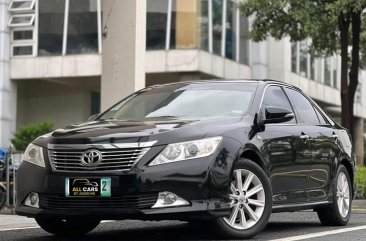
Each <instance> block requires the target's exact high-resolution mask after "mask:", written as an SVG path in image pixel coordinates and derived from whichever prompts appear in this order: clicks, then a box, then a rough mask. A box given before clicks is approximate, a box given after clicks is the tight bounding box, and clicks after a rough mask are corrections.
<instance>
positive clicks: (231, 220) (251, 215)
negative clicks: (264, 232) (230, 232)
mask: <svg viewBox="0 0 366 241" xmlns="http://www.w3.org/2000/svg"><path fill="white" fill-rule="evenodd" d="M265 198H266V197H265V191H264V188H263V185H262V182H261V181H260V180H259V178H258V177H257V176H256V175H255V174H254V173H253V172H251V171H249V170H246V169H238V170H235V171H234V181H233V182H232V183H231V186H230V201H231V202H230V207H231V212H230V216H229V217H225V218H224V221H225V222H226V223H227V224H228V225H230V226H231V227H232V228H234V229H239V230H245V229H249V228H251V227H253V226H254V225H255V224H256V223H258V221H259V220H260V218H261V217H262V215H263V212H264V207H265Z"/></svg>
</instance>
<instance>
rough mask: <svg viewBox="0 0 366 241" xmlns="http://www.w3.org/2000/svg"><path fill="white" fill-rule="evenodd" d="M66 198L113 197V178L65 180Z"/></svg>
mask: <svg viewBox="0 0 366 241" xmlns="http://www.w3.org/2000/svg"><path fill="white" fill-rule="evenodd" d="M65 196H66V197H111V178H110V177H99V178H84V177H80V178H65Z"/></svg>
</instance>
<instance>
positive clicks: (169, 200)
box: [152, 192, 189, 208]
mask: <svg viewBox="0 0 366 241" xmlns="http://www.w3.org/2000/svg"><path fill="white" fill-rule="evenodd" d="M186 205H189V202H188V201H186V200H184V199H183V198H181V197H179V196H178V195H176V194H174V193H172V192H160V193H159V196H158V200H157V201H156V203H155V204H154V206H152V208H163V207H176V206H186Z"/></svg>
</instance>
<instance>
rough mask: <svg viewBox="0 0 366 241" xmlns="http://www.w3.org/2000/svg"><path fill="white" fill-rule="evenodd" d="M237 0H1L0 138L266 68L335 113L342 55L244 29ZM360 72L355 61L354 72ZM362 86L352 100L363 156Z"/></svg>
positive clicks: (246, 21) (260, 73)
mask: <svg viewBox="0 0 366 241" xmlns="http://www.w3.org/2000/svg"><path fill="white" fill-rule="evenodd" d="M237 5H238V0H123V1H116V0H103V1H102V0H52V1H49V0H0V110H1V111H0V147H7V146H9V144H10V141H9V140H10V138H11V137H12V135H13V133H14V132H15V131H16V129H17V128H19V127H20V126H22V125H25V124H28V123H36V122H40V121H43V120H50V121H52V122H53V123H54V124H55V127H56V128H58V127H61V126H64V125H67V124H70V123H75V122H81V121H85V120H87V119H88V117H89V116H90V115H92V114H95V113H98V112H100V111H101V110H104V109H106V108H107V107H108V106H110V105H112V104H113V103H115V102H116V101H118V100H120V99H122V98H123V97H125V96H126V95H128V94H129V93H131V92H133V91H135V90H138V89H140V88H143V87H145V86H149V85H153V84H161V83H169V82H177V81H186V80H197V79H218V78H220V79H221V78H227V79H247V78H271V79H276V80H280V81H284V82H287V83H290V84H293V85H295V86H298V87H300V88H301V89H302V90H303V91H304V92H306V93H307V94H309V95H310V96H311V97H312V98H313V99H314V100H316V101H317V102H318V103H319V104H320V105H321V106H323V107H324V108H325V110H327V111H328V112H329V113H330V114H331V115H332V116H333V117H334V118H335V119H336V120H339V119H340V103H341V101H340V92H339V89H340V58H339V56H330V57H326V58H315V57H314V56H312V55H310V54H309V53H308V52H307V47H308V44H309V43H308V42H306V41H303V42H298V43H291V42H290V41H289V39H283V40H280V41H276V40H274V39H272V38H268V39H267V40H266V41H263V42H261V43H254V42H252V41H250V40H249V39H248V31H249V30H250V26H251V21H252V19H251V18H247V17H245V16H242V15H241V14H240V12H239V9H238V8H237ZM365 75H366V73H364V72H363V71H361V73H360V80H362V79H364V78H365ZM364 96H366V86H365V85H361V84H360V86H359V88H358V91H357V96H356V100H355V115H356V116H357V118H356V123H355V125H356V128H357V130H359V131H358V133H360V135H359V136H356V137H354V138H356V139H357V143H359V147H357V149H358V151H357V153H358V154H357V155H358V156H359V158H361V157H362V158H363V126H364V121H363V120H364V118H366V99H364V98H363V97H364Z"/></svg>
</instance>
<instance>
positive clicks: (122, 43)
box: [101, 0, 146, 110]
mask: <svg viewBox="0 0 366 241" xmlns="http://www.w3.org/2000/svg"><path fill="white" fill-rule="evenodd" d="M102 3H103V27H102V28H103V29H102V31H103V48H102V49H103V52H102V62H103V63H102V79H101V107H102V110H105V109H106V108H108V107H110V106H111V105H113V104H115V103H116V102H117V101H119V100H121V99H122V98H124V97H126V96H127V95H129V94H131V93H132V92H134V91H136V90H138V89H141V88H143V87H145V55H146V0H123V1H115V0H103V1H102Z"/></svg>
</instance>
